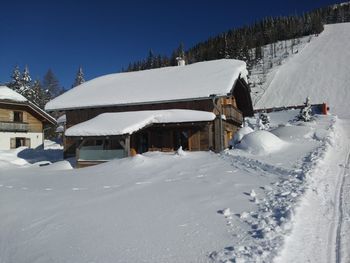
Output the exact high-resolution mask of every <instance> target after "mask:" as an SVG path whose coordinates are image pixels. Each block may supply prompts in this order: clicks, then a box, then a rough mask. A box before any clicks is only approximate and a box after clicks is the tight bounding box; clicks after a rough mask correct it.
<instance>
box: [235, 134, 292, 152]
mask: <svg viewBox="0 0 350 263" xmlns="http://www.w3.org/2000/svg"><path fill="white" fill-rule="evenodd" d="M285 145H286V143H285V142H284V141H282V140H281V139H280V138H278V137H277V136H276V135H274V134H272V133H271V132H268V131H255V132H251V133H249V134H247V135H245V136H244V137H243V139H242V140H241V143H240V144H238V145H237V146H236V147H237V148H239V149H243V150H246V151H248V152H250V153H252V154H268V153H273V152H276V151H278V150H280V149H281V148H283V146H285Z"/></svg>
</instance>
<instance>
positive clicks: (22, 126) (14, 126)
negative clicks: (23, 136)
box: [0, 121, 29, 132]
mask: <svg viewBox="0 0 350 263" xmlns="http://www.w3.org/2000/svg"><path fill="white" fill-rule="evenodd" d="M28 130H29V125H28V123H26V122H8V121H0V131H2V132H4V131H5V132H27V131H28Z"/></svg>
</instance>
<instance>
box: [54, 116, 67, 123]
mask: <svg viewBox="0 0 350 263" xmlns="http://www.w3.org/2000/svg"><path fill="white" fill-rule="evenodd" d="M56 122H57V123H58V124H63V123H66V122H67V116H66V114H63V115H61V116H60V117H58V118H57V120H56Z"/></svg>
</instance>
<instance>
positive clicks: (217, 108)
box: [46, 59, 253, 166]
mask: <svg viewBox="0 0 350 263" xmlns="http://www.w3.org/2000/svg"><path fill="white" fill-rule="evenodd" d="M247 74H248V72H247V69H246V64H245V63H244V62H243V61H239V60H232V59H222V60H215V61H208V62H199V63H195V64H191V65H187V66H177V67H166V68H160V69H152V70H145V71H138V72H128V73H117V74H110V75H106V76H102V77H99V78H96V79H93V80H91V81H88V82H85V83H84V84H82V85H80V86H77V87H75V88H73V89H71V90H69V91H67V92H66V93H64V94H62V95H61V96H59V97H57V98H55V99H54V100H52V101H50V102H49V103H48V104H47V105H46V110H48V111H65V114H66V128H67V129H66V132H65V137H66V138H65V143H64V150H65V156H66V157H68V156H73V155H77V159H78V164H79V165H80V166H84V165H90V164H95V163H98V162H100V161H106V160H109V159H111V158H118V157H119V158H120V157H125V156H129V155H133V154H135V153H143V152H146V151H154V150H159V151H174V150H177V149H178V148H179V147H180V146H182V148H183V149H184V150H189V151H198V150H205V151H207V150H214V151H220V150H222V149H223V148H225V147H227V146H228V144H229V140H230V139H231V138H232V136H233V134H234V133H235V132H236V130H237V129H238V128H239V127H240V126H241V124H242V122H243V117H244V116H252V115H253V107H252V102H251V97H250V88H249V86H248V85H247V82H246V77H247ZM220 116H222V118H220Z"/></svg>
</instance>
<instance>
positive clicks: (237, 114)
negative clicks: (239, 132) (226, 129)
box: [222, 105, 243, 124]
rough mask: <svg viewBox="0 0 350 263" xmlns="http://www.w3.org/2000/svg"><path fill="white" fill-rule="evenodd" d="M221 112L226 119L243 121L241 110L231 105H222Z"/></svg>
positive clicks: (237, 121) (239, 122)
mask: <svg viewBox="0 0 350 263" xmlns="http://www.w3.org/2000/svg"><path fill="white" fill-rule="evenodd" d="M222 114H223V115H225V116H226V119H227V120H232V121H234V122H236V123H238V124H241V123H242V122H243V114H242V112H241V111H240V110H239V109H237V108H235V107H233V106H232V105H222Z"/></svg>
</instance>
